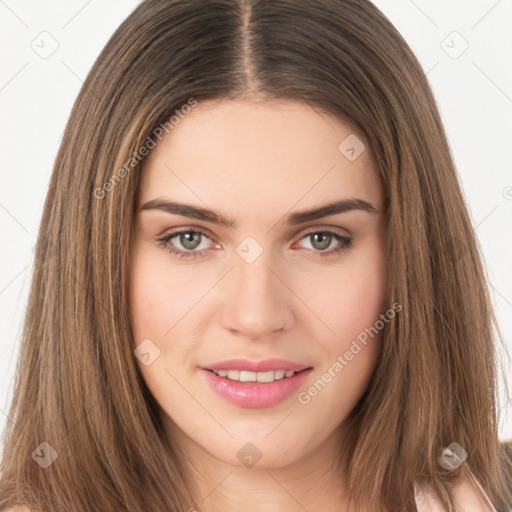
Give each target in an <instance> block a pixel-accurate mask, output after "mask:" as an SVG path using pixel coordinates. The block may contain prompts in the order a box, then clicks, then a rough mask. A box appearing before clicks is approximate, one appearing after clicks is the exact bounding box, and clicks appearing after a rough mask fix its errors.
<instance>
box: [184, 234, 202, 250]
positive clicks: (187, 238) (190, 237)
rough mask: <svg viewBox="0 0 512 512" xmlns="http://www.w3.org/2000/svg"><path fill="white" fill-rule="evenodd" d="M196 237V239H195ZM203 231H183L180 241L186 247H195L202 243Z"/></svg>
mask: <svg viewBox="0 0 512 512" xmlns="http://www.w3.org/2000/svg"><path fill="white" fill-rule="evenodd" d="M194 239H195V240H194ZM200 239H201V233H194V232H190V233H182V234H181V235H180V243H181V244H182V245H183V247H185V248H186V249H191V250H192V249H195V248H196V247H197V246H198V245H199V244H200V243H201V240H200Z"/></svg>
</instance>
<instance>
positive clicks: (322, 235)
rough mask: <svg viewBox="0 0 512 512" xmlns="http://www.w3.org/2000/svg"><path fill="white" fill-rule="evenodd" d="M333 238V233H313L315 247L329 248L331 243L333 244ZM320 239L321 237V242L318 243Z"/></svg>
mask: <svg viewBox="0 0 512 512" xmlns="http://www.w3.org/2000/svg"><path fill="white" fill-rule="evenodd" d="M331 238H332V237H331V235H329V234H327V233H314V234H313V235H312V244H313V247H315V249H318V250H324V249H327V248H328V247H329V245H331ZM318 239H320V244H319V245H316V242H317V241H318ZM322 239H323V240H322Z"/></svg>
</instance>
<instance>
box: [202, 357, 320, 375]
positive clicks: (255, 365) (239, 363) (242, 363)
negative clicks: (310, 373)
mask: <svg viewBox="0 0 512 512" xmlns="http://www.w3.org/2000/svg"><path fill="white" fill-rule="evenodd" d="M306 368H311V366H308V365H304V364H299V363H294V362H293V361H287V360H285V359H265V360H263V361H250V360H249V359H228V360H227V361H220V362H218V363H213V364H210V365H208V366H205V367H204V369H206V370H246V371H250V372H256V373H257V372H269V371H271V370H293V371H294V372H300V371H302V370H305V369H306Z"/></svg>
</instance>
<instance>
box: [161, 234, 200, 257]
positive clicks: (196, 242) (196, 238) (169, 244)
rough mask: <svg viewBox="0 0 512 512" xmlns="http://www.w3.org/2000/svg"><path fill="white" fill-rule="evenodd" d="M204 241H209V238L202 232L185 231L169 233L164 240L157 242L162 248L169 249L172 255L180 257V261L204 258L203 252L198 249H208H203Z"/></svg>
mask: <svg viewBox="0 0 512 512" xmlns="http://www.w3.org/2000/svg"><path fill="white" fill-rule="evenodd" d="M174 239H176V241H174V242H173V240H174ZM204 239H208V240H209V237H208V236H207V235H206V234H205V233H203V232H202V231H194V230H183V231H175V232H173V233H169V234H168V235H166V236H164V237H162V238H158V239H157V240H156V241H157V242H159V245H160V246H161V247H164V248H166V249H168V251H169V252H170V253H171V254H175V255H176V256H179V257H180V259H186V258H197V256H199V257H202V256H203V253H202V252H201V250H198V249H207V248H208V247H204V246H203V247H201V246H202V245H203V242H204ZM176 244H178V245H180V246H181V247H183V249H180V248H179V247H176Z"/></svg>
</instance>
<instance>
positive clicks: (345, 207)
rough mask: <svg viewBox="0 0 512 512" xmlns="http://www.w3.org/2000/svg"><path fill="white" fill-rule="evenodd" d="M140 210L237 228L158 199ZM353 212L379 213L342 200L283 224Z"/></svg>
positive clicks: (211, 215) (356, 201)
mask: <svg viewBox="0 0 512 512" xmlns="http://www.w3.org/2000/svg"><path fill="white" fill-rule="evenodd" d="M141 210H162V211H165V212H167V213H173V214H176V215H182V216H183V217H190V218H191V219H198V220H202V221H205V222H211V223H212V224H218V225H220V226H224V227H227V228H229V229H234V228H236V227H237V222H236V221H235V220H234V219H226V218H225V217H223V216H222V215H220V214H218V213H216V212H214V211H212V210H208V209H206V208H201V207H198V206H192V205H190V204H185V203H178V202H175V201H168V200H165V199H160V198H158V199H152V200H151V201H148V202H147V203H144V204H143V205H142V207H141ZM353 210H359V211H363V212H367V213H371V214H376V213H379V210H378V209H377V208H376V207H375V206H373V205H372V204H371V203H369V202H368V201H364V200H363V199H343V200H341V201H336V202H334V203H329V204H326V205H324V206H320V207H317V208H313V209H311V210H304V211H301V212H296V213H292V214H291V215H288V216H287V217H286V219H285V222H286V223H287V224H290V225H293V226H295V225H297V224H302V223H304V222H308V221H310V220H316V219H321V218H322V217H327V216H328V215H336V214H338V213H345V212H349V211H353Z"/></svg>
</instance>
